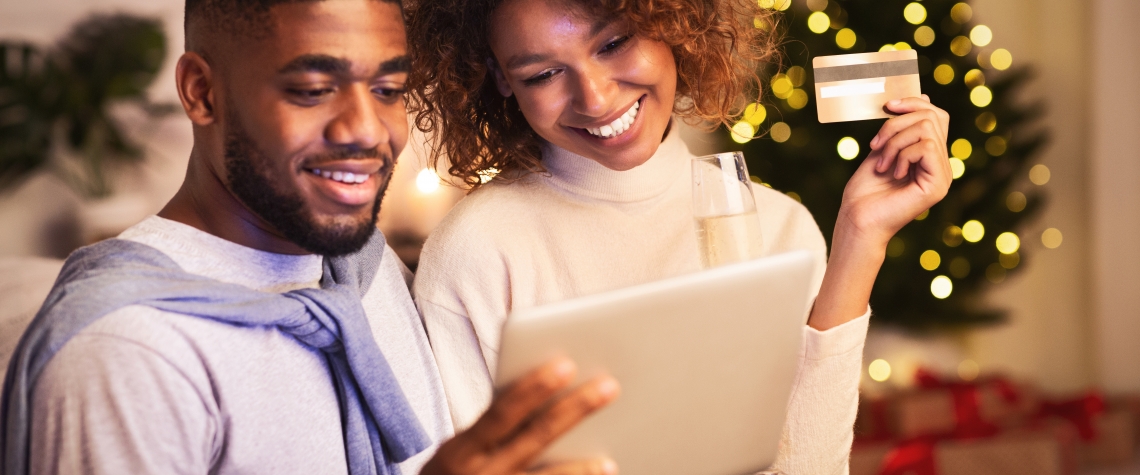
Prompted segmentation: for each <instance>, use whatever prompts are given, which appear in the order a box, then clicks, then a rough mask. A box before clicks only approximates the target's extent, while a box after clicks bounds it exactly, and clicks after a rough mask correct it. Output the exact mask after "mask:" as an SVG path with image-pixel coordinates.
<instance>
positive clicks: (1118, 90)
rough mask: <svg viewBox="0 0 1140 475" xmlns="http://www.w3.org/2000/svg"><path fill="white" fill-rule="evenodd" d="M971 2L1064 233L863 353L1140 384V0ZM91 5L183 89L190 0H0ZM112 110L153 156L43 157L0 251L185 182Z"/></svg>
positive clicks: (184, 130) (174, 152) (396, 200)
mask: <svg viewBox="0 0 1140 475" xmlns="http://www.w3.org/2000/svg"><path fill="white" fill-rule="evenodd" d="M972 4H973V5H974V10H975V21H976V22H978V23H984V24H987V25H989V26H990V27H991V28H992V29H993V31H994V35H995V37H994V43H995V44H997V45H1000V46H1001V47H1004V48H1007V49H1009V50H1010V51H1011V52H1013V54H1014V57H1015V58H1016V61H1018V62H1019V63H1022V64H1025V63H1030V64H1032V65H1034V66H1035V67H1036V69H1037V71H1038V73H1039V74H1038V76H1037V79H1036V80H1035V81H1034V82H1033V83H1032V85H1031V86H1030V87H1029V88H1027V90H1025V91H1024V94H1025V95H1026V96H1027V97H1026V100H1030V99H1034V98H1043V99H1044V100H1045V103H1046V104H1047V106H1048V113H1047V115H1046V118H1045V120H1044V121H1043V124H1042V125H1043V126H1046V127H1048V128H1049V129H1051V130H1052V140H1051V143H1050V145H1049V146H1048V148H1047V149H1046V151H1045V152H1044V153H1043V154H1042V155H1040V162H1041V163H1044V164H1046V165H1047V166H1048V167H1049V168H1050V169H1051V170H1052V178H1051V181H1050V190H1049V203H1048V206H1047V207H1046V210H1045V211H1044V212H1043V213H1041V214H1040V215H1039V216H1038V218H1037V222H1035V223H1033V224H1032V225H1031V226H1030V227H1031V228H1033V229H1037V230H1040V229H1044V228H1046V227H1056V228H1058V229H1061V230H1062V231H1063V235H1064V240H1063V244H1062V245H1061V246H1060V247H1059V248H1057V249H1054V250H1052V251H1051V252H1044V253H1040V254H1039V255H1037V257H1036V258H1035V259H1034V260H1033V261H1032V262H1031V263H1029V264H1028V265H1029V268H1027V269H1026V270H1025V272H1022V273H1020V274H1019V275H1018V276H1016V277H1013V278H1011V279H1010V280H1009V281H1008V282H1007V283H1006V284H1005V285H1003V286H1001V287H1000V288H999V290H997V291H995V292H992V293H991V294H990V295H989V298H990V299H991V300H992V302H993V303H994V304H996V305H998V306H1002V307H1006V308H1009V309H1011V310H1012V313H1011V317H1010V320H1009V322H1008V323H1007V324H1004V325H1001V326H997V327H992V328H985V329H980V330H970V331H968V332H963V333H960V334H956V335H951V336H949V337H946V336H944V337H939V338H937V339H936V341H934V342H933V343H930V342H926V340H922V339H914V338H913V337H910V336H906V335H902V336H900V335H896V334H892V333H891V332H880V333H879V334H878V336H876V337H875V339H874V340H873V341H872V344H871V345H869V347H868V354H869V356H874V355H875V352H879V353H881V354H884V355H886V354H890V353H892V352H894V353H895V354H898V353H899V352H903V353H905V352H906V351H911V350H908V348H910V349H914V348H918V347H922V348H923V349H922V350H921V351H920V350H914V352H915V353H916V355H917V356H914V358H912V359H923V358H926V359H931V358H933V359H935V360H937V359H942V360H946V361H950V362H955V363H956V362H957V361H958V360H960V359H962V358H970V359H972V360H973V361H975V362H977V364H978V365H979V366H980V367H981V368H982V369H983V370H1003V371H1009V372H1011V373H1012V374H1014V375H1016V376H1020V377H1024V378H1028V379H1033V380H1036V381H1037V382H1038V383H1039V384H1041V385H1042V386H1044V387H1046V388H1047V389H1051V390H1056V391H1072V390H1077V389H1080V388H1083V387H1086V386H1088V385H1091V384H1100V385H1103V386H1104V387H1105V388H1106V389H1107V390H1109V391H1124V390H1132V391H1138V390H1140V364H1137V363H1138V362H1140V344H1138V342H1140V318H1138V317H1140V276H1138V273H1140V249H1138V246H1137V244H1140V241H1138V236H1140V93H1138V92H1137V91H1136V89H1135V88H1136V87H1137V85H1140V47H1137V46H1136V45H1140V35H1138V33H1137V27H1138V26H1140V2H1135V1H1132V0H1092V1H1089V2H1071V1H1066V0H974V1H973V2H972ZM93 12H102V13H114V12H126V13H131V14H136V15H145V16H151V17H154V18H158V19H161V21H162V22H163V24H164V25H165V27H166V32H167V35H168V52H167V58H166V63H165V65H164V67H163V69H162V72H161V73H160V74H159V76H158V79H157V80H156V81H155V83H154V84H153V86H152V87H151V89H150V94H151V96H152V98H153V99H154V100H157V101H167V102H176V101H177V96H176V94H175V92H174V88H173V65H174V61H175V60H176V58H177V57H178V55H179V54H180V52H181V51H182V35H181V31H182V2H181V1H179V0H98V1H97V0H40V1H38V2H15V1H6V2H3V3H0V37H2V38H5V39H22V40H27V41H30V42H34V43H39V44H43V45H49V44H51V43H53V42H54V41H55V40H56V39H57V38H59V37H60V36H62V35H63V34H65V33H66V31H67V30H68V28H69V26H70V25H72V24H73V23H74V22H76V21H78V20H80V19H81V18H83V17H85V16H86V15H88V14H89V13H93ZM116 116H117V117H118V118H119V120H120V121H121V123H122V124H123V125H124V128H125V129H127V130H130V131H131V132H132V134H133V135H135V138H136V139H137V140H138V141H140V142H141V143H142V144H144V155H145V157H146V159H145V161H144V162H143V163H142V165H141V166H129V167H128V166H123V167H120V168H119V169H117V170H114V171H113V172H112V174H111V182H112V186H113V187H114V188H115V190H116V193H115V194H114V195H112V196H111V197H110V198H106V199H99V200H88V199H84V198H82V197H80V196H79V195H77V194H76V193H75V192H74V191H72V190H71V189H70V188H69V187H68V186H66V185H65V184H64V183H63V182H61V181H60V180H59V179H58V178H57V177H55V176H53V175H52V174H50V173H47V172H44V173H38V174H36V175H35V176H33V177H32V178H30V179H29V180H27V181H26V182H24V183H22V184H21V185H20V186H19V187H18V188H15V189H12V190H10V191H7V192H4V193H2V194H0V256H54V257H63V256H65V255H66V253H67V252H68V251H69V250H70V249H72V248H74V247H75V246H77V245H80V244H82V243H85V242H90V241H92V240H94V239H98V238H101V237H106V236H109V235H114V234H115V233H117V232H118V231H119V230H121V229H123V228H125V227H126V226H129V225H130V224H133V223H134V222H136V221H138V220H140V219H142V218H143V217H145V216H147V215H149V214H152V213H154V212H156V211H157V210H158V209H160V208H161V207H162V205H163V204H164V203H165V201H166V200H167V199H169V197H170V196H172V195H173V194H174V192H175V191H176V189H177V187H178V185H179V184H180V182H181V179H182V174H183V173H184V169H185V165H186V159H187V156H188V153H189V149H190V147H191V145H192V143H191V136H190V125H189V122H188V121H187V120H186V119H185V118H184V117H183V116H182V115H181V114H174V115H171V116H169V117H166V118H163V119H161V120H158V121H153V120H149V119H147V118H146V117H145V116H143V115H141V114H139V113H137V111H132V110H130V109H124V110H122V111H117V113H116ZM686 135H687V137H688V139H690V143H691V144H692V146H693V148H694V149H697V150H705V151H707V150H709V146H710V143H715V142H710V141H707V140H704V139H703V138H702V137H701V136H700V134H699V133H696V132H692V131H688V132H686ZM422 141H423V139H422V137H414V138H413V140H412V142H413V146H412V147H410V149H409V151H408V152H406V153H405V155H404V156H403V157H402V158H401V162H400V165H399V166H398V167H397V175H396V177H395V178H394V181H393V183H392V185H391V188H390V190H389V192H388V195H387V198H386V200H385V202H384V207H383V211H382V215H381V226H382V228H384V229H385V231H386V233H388V235H389V237H390V241H391V242H392V243H393V244H394V246H395V247H397V248H399V249H401V252H402V255H403V256H404V257H405V259H406V260H409V261H412V262H414V260H415V256H416V252H417V249H418V248H417V246H418V244H419V243H420V242H421V240H422V239H423V237H424V236H426V234H427V233H428V232H429V231H430V229H431V228H432V227H434V226H435V224H436V223H438V221H439V219H441V218H442V216H443V214H445V213H446V211H447V209H449V208H450V206H451V205H452V204H454V202H456V201H457V200H458V199H460V198H461V197H462V192H460V191H458V190H456V189H454V188H449V187H446V186H443V187H439V186H438V184H439V181H438V179H436V178H435V177H434V176H432V175H430V173H431V172H424V171H423V169H424V168H423V167H424V165H423V160H422V155H423V153H422V150H423V145H422ZM417 144H418V145H417ZM1035 236H1039V231H1038V234H1035ZM1026 239H1029V238H1028V237H1027V238H1026ZM927 343H929V344H927ZM908 345H909V346H908ZM939 348H941V349H939ZM912 363H913V362H912Z"/></svg>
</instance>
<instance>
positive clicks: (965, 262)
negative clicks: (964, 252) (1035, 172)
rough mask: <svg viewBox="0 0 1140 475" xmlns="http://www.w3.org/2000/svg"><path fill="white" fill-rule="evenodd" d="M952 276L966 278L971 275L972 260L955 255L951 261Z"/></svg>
mask: <svg viewBox="0 0 1140 475" xmlns="http://www.w3.org/2000/svg"><path fill="white" fill-rule="evenodd" d="M950 276H951V277H954V278H955V279H965V278H966V277H969V276H970V260H969V259H966V258H965V257H961V256H958V257H955V258H954V259H953V260H951V261H950Z"/></svg>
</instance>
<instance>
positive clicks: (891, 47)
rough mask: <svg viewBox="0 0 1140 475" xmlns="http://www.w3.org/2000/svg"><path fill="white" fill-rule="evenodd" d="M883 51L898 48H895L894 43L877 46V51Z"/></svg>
mask: <svg viewBox="0 0 1140 475" xmlns="http://www.w3.org/2000/svg"><path fill="white" fill-rule="evenodd" d="M884 51H898V50H897V49H895V45H883V47H882V48H879V52H880V53H882V52H884Z"/></svg>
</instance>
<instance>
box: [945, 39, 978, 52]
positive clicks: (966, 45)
mask: <svg viewBox="0 0 1140 475" xmlns="http://www.w3.org/2000/svg"><path fill="white" fill-rule="evenodd" d="M972 49H974V44H973V43H970V39H969V38H966V37H965V36H956V37H954V39H952V40H950V52H951V53H954V54H956V55H958V56H965V55H967V54H970V50H972Z"/></svg>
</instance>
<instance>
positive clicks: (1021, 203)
mask: <svg viewBox="0 0 1140 475" xmlns="http://www.w3.org/2000/svg"><path fill="white" fill-rule="evenodd" d="M1025 204H1026V200H1025V193H1022V192H1020V191H1015V192H1013V193H1010V194H1009V196H1007V197H1005V207H1006V208H1009V210H1010V211H1013V212H1014V213H1020V212H1022V211H1023V210H1025Z"/></svg>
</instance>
